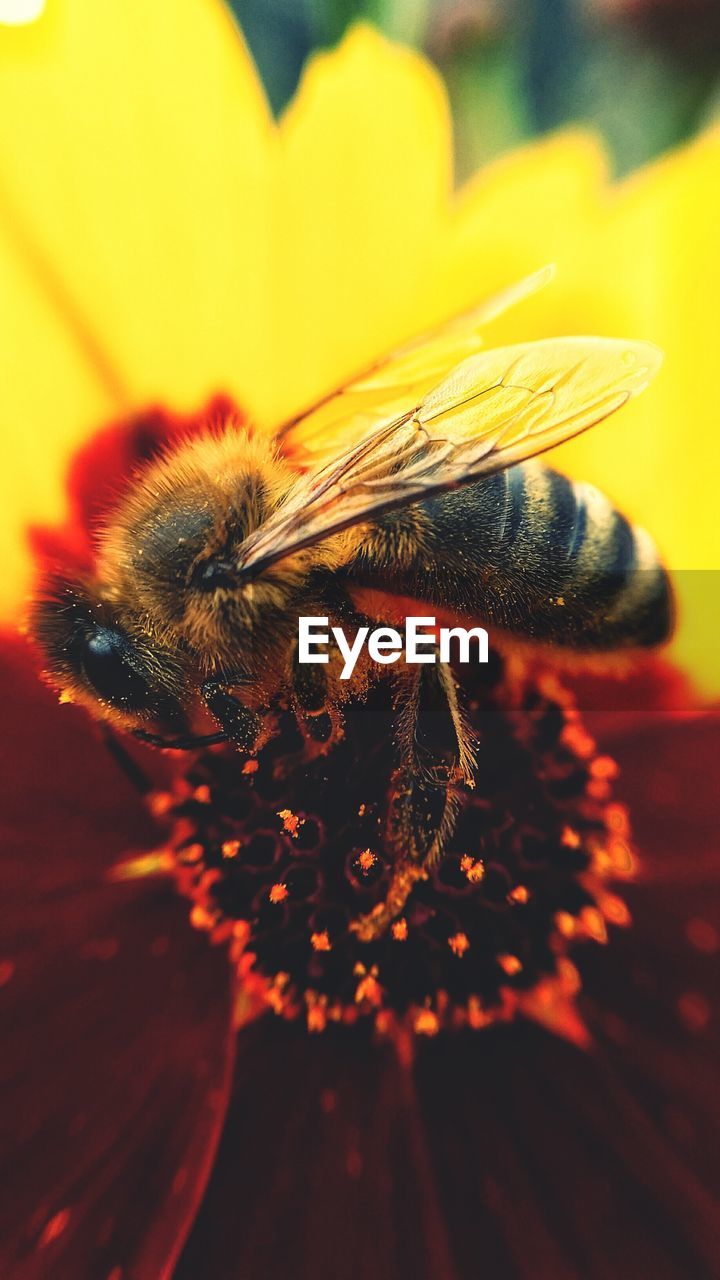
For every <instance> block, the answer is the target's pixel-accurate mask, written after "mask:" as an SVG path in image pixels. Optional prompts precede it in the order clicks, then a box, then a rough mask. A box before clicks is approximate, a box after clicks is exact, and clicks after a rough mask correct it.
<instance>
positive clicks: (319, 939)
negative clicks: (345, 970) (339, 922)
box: [285, 890, 332, 951]
mask: <svg viewBox="0 0 720 1280" xmlns="http://www.w3.org/2000/svg"><path fill="white" fill-rule="evenodd" d="M285 892H286V893H287V890H285ZM310 942H311V944H312V947H313V950H314V951H331V950H332V943H331V941H330V934H329V933H328V931H327V929H320V930H319V931H318V932H316V933H311V935H310Z"/></svg>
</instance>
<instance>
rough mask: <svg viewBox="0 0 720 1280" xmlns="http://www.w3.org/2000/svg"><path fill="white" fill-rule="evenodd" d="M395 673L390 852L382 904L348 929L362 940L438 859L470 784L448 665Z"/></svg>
mask: <svg viewBox="0 0 720 1280" xmlns="http://www.w3.org/2000/svg"><path fill="white" fill-rule="evenodd" d="M435 656H436V662H435V663H434V664H433V665H432V666H431V665H424V664H423V665H418V666H407V667H405V668H403V669H401V671H400V672H399V676H398V683H397V686H396V694H395V712H396V724H397V731H398V742H399V747H400V765H399V768H398V769H397V770H396V773H395V775H394V778H393V782H392V794H391V796H390V800H389V805H388V816H387V834H388V841H389V844H390V846H391V848H393V849H394V852H395V862H394V866H393V874H392V879H391V881H390V887H389V889H388V892H387V896H386V898H385V901H384V902H382V903H380V904H378V906H377V907H375V908H374V910H373V911H371V912H370V913H369V914H368V915H365V916H361V917H359V919H357V920H356V921H354V923H353V925H352V928H353V929H354V931H355V932H356V933H357V934H358V936H359V937H360V938H361V940H362V941H363V942H370V941H372V940H373V939H374V938H377V937H379V936H380V934H382V933H384V931H385V930H386V929H387V928H389V926H390V924H391V923H392V921H393V920H394V919H395V917H396V916H398V915H399V914H400V912H401V911H402V910H403V907H404V906H405V903H406V902H407V899H408V897H409V896H410V893H411V891H412V888H413V886H414V884H415V883H416V882H417V881H418V880H420V879H423V878H424V877H425V876H426V875H427V872H428V870H429V869H431V868H432V867H433V866H434V865H435V864H436V863H437V862H438V861H439V859H440V858H441V857H442V853H443V849H444V846H445V844H446V842H447V840H448V838H449V837H450V835H451V834H452V830H453V827H454V825H455V819H456V817H457V812H458V809H459V805H460V795H461V789H462V787H463V785H464V786H471V785H472V779H473V766H474V763H475V744H474V741H473V737H472V734H471V732H470V730H469V729H468V727H467V725H466V723H465V719H464V716H463V713H462V710H461V708H460V705H459V702H458V696H457V688H456V685H455V681H454V679H453V674H452V670H451V669H450V667H448V666H446V665H445V664H443V663H441V662H439V660H438V655H437V654H436V655H435Z"/></svg>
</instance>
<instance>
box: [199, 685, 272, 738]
mask: <svg viewBox="0 0 720 1280" xmlns="http://www.w3.org/2000/svg"><path fill="white" fill-rule="evenodd" d="M234 683H237V682H234ZM200 693H201V695H202V697H203V700H204V702H205V705H206V706H207V708H208V710H209V712H210V714H211V715H212V716H213V718H214V719H215V720H217V722H218V724H219V725H220V728H221V729H222V730H223V732H224V733H225V734H227V737H228V740H229V741H230V742H232V743H233V744H234V746H236V747H237V748H238V749H239V750H240V751H245V752H247V753H248V755H252V753H253V751H254V750H255V748H256V746H257V743H258V740H259V738H260V735H261V733H262V728H263V721H262V717H261V716H259V715H258V714H257V712H256V711H252V710H251V709H250V707H246V706H243V704H242V702H238V699H237V698H235V697H233V695H232V694H231V693H229V692H228V683H227V681H224V680H206V681H205V682H204V683H203V685H202V687H201V689H200Z"/></svg>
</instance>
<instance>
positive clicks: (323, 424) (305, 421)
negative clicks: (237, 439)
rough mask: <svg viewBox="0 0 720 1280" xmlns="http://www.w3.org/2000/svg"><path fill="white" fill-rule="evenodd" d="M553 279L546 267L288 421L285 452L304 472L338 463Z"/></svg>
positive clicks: (284, 429)
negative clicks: (496, 323)
mask: <svg viewBox="0 0 720 1280" xmlns="http://www.w3.org/2000/svg"><path fill="white" fill-rule="evenodd" d="M553 275H554V267H552V266H547V267H543V268H542V269H541V270H540V271H536V272H534V274H533V275H531V276H527V277H526V278H525V279H524V280H520V281H518V282H517V283H516V284H513V285H510V287H509V288H507V289H504V290H503V291H502V292H501V293H499V294H496V295H495V296H494V297H493V298H490V299H488V300H487V301H486V302H483V303H481V304H480V306H478V307H474V308H473V310H472V311H468V312H466V313H465V314H464V315H462V316H455V317H454V318H453V319H452V320H450V321H448V322H447V323H446V324H444V325H441V326H440V328H438V329H434V330H432V331H431V332H430V333H425V334H423V335H422V336H421V337H419V338H415V339H413V340H412V341H411V342H408V343H406V344H405V345H404V346H402V347H400V348H398V349H397V350H396V351H393V352H392V353H391V354H390V355H387V356H385V357H383V358H382V359H381V360H379V361H377V362H376V363H375V364H373V365H372V366H371V367H370V368H369V369H366V370H365V371H364V373H362V374H360V375H359V376H358V377H355V378H353V379H352V380H351V381H350V382H348V383H346V385H345V386H343V387H341V388H340V389H339V390H336V391H333V392H332V393H331V394H330V395H328V396H325V397H323V399H322V400H320V401H318V403H317V404H315V405H313V406H312V408H310V409H308V410H307V411H306V412H304V413H303V414H301V415H300V416H298V417H296V418H293V419H291V420H290V421H289V422H286V423H285V424H284V425H283V426H282V427H281V428H280V430H279V432H278V439H279V441H280V442H281V443H282V447H283V450H284V451H285V452H286V453H287V454H288V456H289V457H290V458H291V459H292V461H293V462H294V463H296V464H297V465H298V466H299V467H302V468H303V469H316V468H317V467H319V466H323V465H324V464H325V463H327V462H330V461H331V460H332V459H335V458H337V457H338V456H339V455H340V454H342V453H343V452H344V451H345V450H346V449H349V448H350V447H351V446H352V445H355V444H357V443H358V441H359V440H360V439H362V438H364V437H365V436H367V435H370V434H372V432H373V431H374V429H375V428H376V427H377V426H378V425H379V424H380V423H382V422H387V421H388V420H389V419H391V418H395V417H399V416H400V415H401V414H402V412H403V411H404V410H405V409H406V408H407V406H408V405H414V404H420V401H421V400H422V398H423V396H424V395H426V393H427V392H428V391H429V390H430V388H431V387H434V386H435V385H436V383H437V382H439V381H440V379H441V378H442V377H444V375H445V374H446V373H448V372H449V371H450V369H453V368H454V367H455V366H456V365H458V364H459V363H460V361H461V360H464V359H465V358H466V357H467V356H470V355H472V354H473V353H474V352H476V351H479V350H480V348H481V347H482V346H483V337H482V332H481V330H482V329H483V327H484V326H485V325H487V324H489V323H490V321H491V320H494V319H495V318H496V316H498V315H501V314H502V313H503V312H504V311H507V310H508V308H510V307H512V306H514V305H515V304H516V303H518V302H520V301H522V299H523V298H526V297H528V296H529V295H531V294H533V293H535V292H537V290H538V289H541V288H543V287H544V285H546V284H548V283H549V281H550V280H551V279H552V277H553Z"/></svg>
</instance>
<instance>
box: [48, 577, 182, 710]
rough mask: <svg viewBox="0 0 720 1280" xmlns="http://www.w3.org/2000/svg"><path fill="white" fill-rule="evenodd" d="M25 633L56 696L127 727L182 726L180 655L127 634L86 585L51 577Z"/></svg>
mask: <svg viewBox="0 0 720 1280" xmlns="http://www.w3.org/2000/svg"><path fill="white" fill-rule="evenodd" d="M30 630H31V634H32V636H33V638H34V639H35V640H36V642H37V644H38V645H39V646H40V649H41V650H42V653H43V655H44V658H45V661H46V664H47V667H46V674H47V677H48V679H49V681H50V683H51V684H53V685H54V686H55V687H56V688H57V689H59V691H60V692H61V694H62V695H64V696H65V697H66V698H68V699H69V700H70V701H73V702H80V703H83V704H84V705H85V706H87V707H88V708H89V709H90V710H91V711H92V712H93V713H94V714H95V715H96V716H98V717H100V718H101V719H104V720H109V721H111V722H113V723H115V724H117V725H118V726H119V727H121V728H125V729H142V730H149V729H156V730H159V731H166V732H177V731H178V730H182V729H183V728H184V727H185V719H184V716H183V711H182V707H181V703H180V697H181V694H182V691H183V688H184V687H185V682H184V675H185V673H184V670H183V666H182V663H181V661H180V660H179V656H178V655H177V654H173V653H170V652H169V651H167V650H166V649H162V648H159V647H158V645H157V644H156V643H154V642H153V640H152V638H151V637H149V636H147V635H144V634H143V633H142V631H141V630H140V629H139V627H138V628H137V629H133V630H132V631H130V630H129V629H128V627H127V625H125V626H123V625H122V624H121V623H120V622H119V620H118V619H117V618H116V617H115V616H114V613H113V610H112V607H111V606H110V605H109V604H108V603H107V602H106V601H104V600H103V599H102V598H101V596H100V594H99V592H97V590H96V589H94V588H93V586H92V585H88V584H84V583H80V582H70V581H67V580H65V579H60V578H57V577H55V578H51V579H49V580H48V581H47V582H46V583H45V584H44V587H43V589H42V590H41V591H40V592H39V593H38V598H37V600H36V602H35V604H34V605H33V608H32V613H31V618H30Z"/></svg>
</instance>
